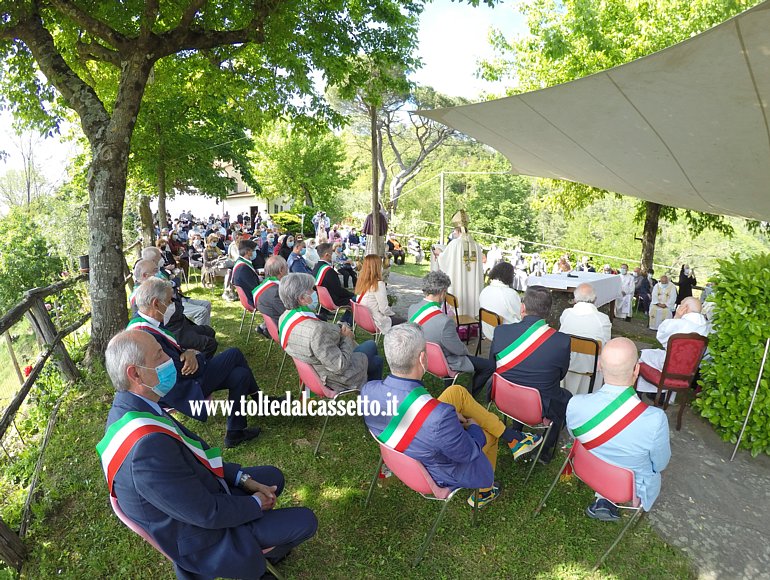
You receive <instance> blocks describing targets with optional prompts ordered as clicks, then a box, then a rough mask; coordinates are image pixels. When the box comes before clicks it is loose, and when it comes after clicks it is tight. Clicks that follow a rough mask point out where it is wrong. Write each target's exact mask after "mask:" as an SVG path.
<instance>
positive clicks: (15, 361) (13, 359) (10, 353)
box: [3, 332, 24, 385]
mask: <svg viewBox="0 0 770 580" xmlns="http://www.w3.org/2000/svg"><path fill="white" fill-rule="evenodd" d="M3 336H4V337H5V344H6V345H7V346H8V356H10V357H11V362H12V363H13V368H14V369H16V376H17V377H18V378H19V384H20V385H23V384H24V375H23V374H21V368H20V367H19V361H18V359H17V358H16V353H15V352H14V351H13V343H12V342H11V334H10V332H5V334H4V335H3Z"/></svg>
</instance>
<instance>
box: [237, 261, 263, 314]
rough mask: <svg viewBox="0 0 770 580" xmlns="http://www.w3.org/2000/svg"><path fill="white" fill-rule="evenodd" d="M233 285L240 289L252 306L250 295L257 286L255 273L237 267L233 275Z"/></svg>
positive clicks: (249, 269)
mask: <svg viewBox="0 0 770 580" xmlns="http://www.w3.org/2000/svg"><path fill="white" fill-rule="evenodd" d="M233 284H235V285H236V286H240V287H241V289H242V290H243V291H244V292H245V293H246V296H247V297H248V299H249V304H251V305H252V306H253V303H252V301H251V300H252V299H251V293H252V292H254V288H256V287H257V286H259V276H257V273H256V272H255V271H254V270H252V269H251V268H247V267H246V266H239V267H238V269H237V270H235V273H234V274H233Z"/></svg>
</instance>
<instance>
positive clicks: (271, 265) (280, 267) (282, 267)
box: [265, 256, 289, 278]
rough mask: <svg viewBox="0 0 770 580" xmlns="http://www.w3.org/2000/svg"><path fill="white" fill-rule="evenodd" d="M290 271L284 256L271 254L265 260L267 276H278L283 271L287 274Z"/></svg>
mask: <svg viewBox="0 0 770 580" xmlns="http://www.w3.org/2000/svg"><path fill="white" fill-rule="evenodd" d="M288 271H289V265H288V264H287V263H286V258H284V257H283V256H270V257H269V258H268V259H267V262H265V276H267V277H268V278H277V277H278V276H280V275H281V273H283V274H286V273H287V272H288Z"/></svg>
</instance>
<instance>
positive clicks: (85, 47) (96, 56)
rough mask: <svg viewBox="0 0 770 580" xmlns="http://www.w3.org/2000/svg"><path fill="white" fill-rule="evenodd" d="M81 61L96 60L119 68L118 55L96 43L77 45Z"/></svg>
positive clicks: (79, 43)
mask: <svg viewBox="0 0 770 580" xmlns="http://www.w3.org/2000/svg"><path fill="white" fill-rule="evenodd" d="M77 49H78V55H79V56H80V58H81V60H98V61H103V62H108V63H110V64H112V65H115V66H116V67H118V68H120V54H119V53H118V52H117V51H116V50H112V49H109V48H107V47H106V46H104V45H101V44H99V43H98V42H80V41H78V44H77Z"/></svg>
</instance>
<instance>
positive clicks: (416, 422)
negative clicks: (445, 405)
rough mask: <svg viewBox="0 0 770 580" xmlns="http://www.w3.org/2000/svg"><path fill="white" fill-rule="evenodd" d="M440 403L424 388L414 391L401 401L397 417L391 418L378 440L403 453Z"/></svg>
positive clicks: (417, 388)
mask: <svg viewBox="0 0 770 580" xmlns="http://www.w3.org/2000/svg"><path fill="white" fill-rule="evenodd" d="M439 402H440V401H439V400H438V399H434V398H433V397H432V396H431V395H430V393H428V391H427V390H425V388H424V387H416V388H414V389H412V391H411V392H410V393H409V395H408V396H407V397H406V399H404V400H403V401H401V404H400V405H399V406H398V411H397V412H396V415H395V416H393V417H392V418H391V420H390V422H389V423H388V426H387V427H385V430H384V431H383V432H382V433H380V434H379V435H378V436H377V439H378V440H379V441H381V442H382V443H383V444H384V445H387V446H388V447H390V448H392V449H395V450H396V451H398V452H400V453H403V452H404V451H405V450H406V448H407V447H409V444H410V443H411V442H412V440H413V439H414V438H415V436H416V435H417V433H418V432H419V431H420V428H421V427H422V425H423V423H425V420H426V419H427V418H428V416H430V414H431V413H432V412H433V410H434V409H435V408H436V407H438V404H439Z"/></svg>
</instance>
